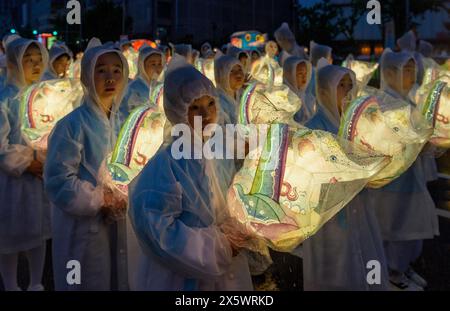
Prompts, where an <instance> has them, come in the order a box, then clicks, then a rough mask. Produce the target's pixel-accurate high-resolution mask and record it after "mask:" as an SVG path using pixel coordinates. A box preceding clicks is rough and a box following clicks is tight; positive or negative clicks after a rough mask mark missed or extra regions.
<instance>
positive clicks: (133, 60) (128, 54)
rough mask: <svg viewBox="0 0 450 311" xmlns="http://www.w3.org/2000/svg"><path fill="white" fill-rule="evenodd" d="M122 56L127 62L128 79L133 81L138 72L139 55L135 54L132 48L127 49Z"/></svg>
mask: <svg viewBox="0 0 450 311" xmlns="http://www.w3.org/2000/svg"><path fill="white" fill-rule="evenodd" d="M123 55H124V56H125V58H126V59H127V62H128V68H129V75H128V77H129V78H130V79H134V78H135V77H136V75H137V72H138V65H137V62H138V57H139V53H137V52H136V51H135V50H134V49H133V48H129V49H128V50H126V51H124V52H123Z"/></svg>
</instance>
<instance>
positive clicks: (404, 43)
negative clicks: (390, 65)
mask: <svg viewBox="0 0 450 311" xmlns="http://www.w3.org/2000/svg"><path fill="white" fill-rule="evenodd" d="M416 40H417V38H416V35H415V34H414V32H413V31H412V30H410V31H408V32H406V33H405V34H404V35H403V36H401V37H400V38H398V39H397V45H398V47H399V48H400V49H401V50H402V51H405V52H411V53H413V52H414V51H415V50H416Z"/></svg>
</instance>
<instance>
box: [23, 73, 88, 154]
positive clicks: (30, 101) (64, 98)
mask: <svg viewBox="0 0 450 311" xmlns="http://www.w3.org/2000/svg"><path fill="white" fill-rule="evenodd" d="M82 97H83V89H82V87H81V84H80V82H79V80H74V79H68V78H66V79H55V80H48V81H44V82H40V83H37V84H33V85H31V86H30V87H28V88H27V89H26V90H25V91H24V92H23V93H21V94H20V118H21V129H22V135H23V137H24V139H25V141H26V142H27V143H28V144H29V145H30V146H31V147H32V148H33V149H35V150H41V151H44V150H47V139H48V135H49V134H50V132H51V130H52V129H53V127H54V126H55V125H56V123H57V122H58V121H59V120H60V119H62V118H63V117H64V116H66V115H67V114H68V113H70V112H71V111H72V110H74V109H75V108H76V107H78V106H79V105H80V103H81V99H82Z"/></svg>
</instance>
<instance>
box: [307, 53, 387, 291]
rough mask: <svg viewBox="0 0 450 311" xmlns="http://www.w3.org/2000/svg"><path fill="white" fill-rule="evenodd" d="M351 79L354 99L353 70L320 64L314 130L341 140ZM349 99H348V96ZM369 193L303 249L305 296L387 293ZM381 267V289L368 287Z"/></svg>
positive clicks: (309, 241)
mask: <svg viewBox="0 0 450 311" xmlns="http://www.w3.org/2000/svg"><path fill="white" fill-rule="evenodd" d="M346 75H349V76H350V78H351V80H352V83H353V84H352V86H353V87H352V90H350V91H349V93H350V94H351V96H353V95H354V91H355V87H356V79H355V74H354V73H353V72H352V71H351V70H350V69H347V68H343V67H340V66H334V65H328V64H327V61H326V60H325V59H322V60H320V61H319V65H318V70H317V81H316V88H317V94H318V103H319V109H318V112H317V114H316V115H315V116H314V117H313V118H312V119H311V120H310V121H309V122H307V123H306V126H307V127H308V128H311V129H317V130H325V131H328V132H331V133H333V134H337V132H338V127H339V118H340V115H339V111H338V107H337V88H338V85H339V84H340V83H341V80H342V79H343V78H344V77H345V76H346ZM347 96H348V95H347ZM368 202H369V201H368V197H367V191H366V190H363V191H361V192H360V193H359V194H358V195H357V196H356V197H355V198H354V199H353V200H352V201H350V203H348V205H347V206H346V207H344V208H343V209H342V210H341V211H340V212H339V213H338V214H337V215H335V216H334V217H333V218H332V219H331V220H330V221H328V222H327V223H326V224H325V225H324V226H323V227H322V228H321V229H320V230H319V231H318V232H317V233H316V234H315V235H313V236H312V237H310V238H309V239H307V240H306V241H305V242H304V243H303V284H304V289H305V290H386V289H387V269H386V264H385V259H384V252H383V243H382V239H381V235H380V232H379V229H378V224H377V219H376V216H375V213H374V210H373V207H372V206H371V205H370V204H368ZM371 260H377V261H378V262H379V263H380V264H381V271H380V272H381V276H380V279H381V284H373V285H370V284H368V282H367V272H368V270H367V268H366V266H367V263H368V262H369V261H371Z"/></svg>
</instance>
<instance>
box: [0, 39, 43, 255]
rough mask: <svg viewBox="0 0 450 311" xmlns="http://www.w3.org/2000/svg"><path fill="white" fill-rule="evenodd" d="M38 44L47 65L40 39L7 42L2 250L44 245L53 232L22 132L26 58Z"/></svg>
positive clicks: (1, 142) (0, 171)
mask: <svg viewBox="0 0 450 311" xmlns="http://www.w3.org/2000/svg"><path fill="white" fill-rule="evenodd" d="M31 44H36V45H37V46H38V47H39V48H40V50H41V54H42V61H43V63H44V66H45V64H46V61H47V57H48V55H47V51H46V50H45V48H44V47H43V46H42V45H41V44H40V43H38V42H37V41H32V40H27V39H22V38H19V39H16V40H14V41H13V42H10V43H9V44H8V45H7V50H6V55H7V61H8V62H9V64H10V70H8V78H7V81H6V82H5V86H4V87H3V88H2V90H1V91H0V189H1V190H0V202H1V204H0V254H9V253H17V252H19V251H26V250H30V249H33V248H36V247H38V246H41V245H42V244H43V243H44V242H45V240H47V239H49V238H50V236H51V226H50V223H51V222H50V205H49V203H48V201H47V199H46V196H45V192H44V186H43V182H42V179H40V178H38V177H36V176H34V175H32V174H30V173H28V172H27V171H26V170H27V168H28V167H29V166H30V164H31V162H32V161H33V159H34V154H33V149H32V148H31V147H29V146H28V145H27V144H26V143H25V141H24V139H23V137H22V132H21V129H20V128H21V119H20V116H19V107H20V102H19V99H18V98H17V95H18V94H19V92H21V91H22V90H23V89H24V88H25V87H26V82H25V78H24V73H23V67H22V59H23V55H24V53H25V51H26V49H27V48H28V47H29V46H30V45H31Z"/></svg>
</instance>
